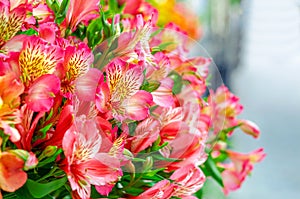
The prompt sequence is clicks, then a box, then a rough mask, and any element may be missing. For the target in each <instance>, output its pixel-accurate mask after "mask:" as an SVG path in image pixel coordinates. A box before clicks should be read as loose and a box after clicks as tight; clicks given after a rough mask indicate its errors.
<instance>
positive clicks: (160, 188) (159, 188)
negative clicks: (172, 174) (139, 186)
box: [133, 180, 174, 199]
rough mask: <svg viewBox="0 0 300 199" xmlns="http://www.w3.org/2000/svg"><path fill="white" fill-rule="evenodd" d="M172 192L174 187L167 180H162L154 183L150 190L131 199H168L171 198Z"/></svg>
mask: <svg viewBox="0 0 300 199" xmlns="http://www.w3.org/2000/svg"><path fill="white" fill-rule="evenodd" d="M173 191H174V185H173V184H172V183H171V182H170V181H169V180H162V181H159V182H158V183H156V184H155V185H154V186H153V187H151V188H150V189H147V190H146V191H145V192H143V193H142V194H140V195H139V196H137V197H133V198H134V199H145V198H153V199H168V198H170V197H171V196H172V194H173Z"/></svg>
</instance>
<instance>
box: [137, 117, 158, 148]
mask: <svg viewBox="0 0 300 199" xmlns="http://www.w3.org/2000/svg"><path fill="white" fill-rule="evenodd" d="M159 130H160V122H159V121H158V120H155V119H154V118H151V117H149V118H147V119H145V120H144V121H142V122H141V123H139V124H138V126H137V127H136V129H135V132H134V136H133V141H132V143H131V151H132V152H134V153H138V152H140V151H142V150H144V149H146V148H147V147H149V146H151V145H152V144H153V142H155V141H156V140H157V138H158V136H159Z"/></svg>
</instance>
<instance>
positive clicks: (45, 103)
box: [25, 74, 60, 112]
mask: <svg viewBox="0 0 300 199" xmlns="http://www.w3.org/2000/svg"><path fill="white" fill-rule="evenodd" d="M59 90H60V81H59V79H58V77H56V76H55V75H49V74H47V75H43V76H41V77H39V78H38V79H37V80H35V81H34V82H33V84H32V85H31V87H30V88H29V90H28V95H27V96H26V98H25V102H26V104H27V105H28V107H29V108H30V109H31V110H33V111H35V112H39V111H45V112H47V111H49V110H50V108H51V107H52V105H53V102H54V97H55V94H57V93H58V92H59Z"/></svg>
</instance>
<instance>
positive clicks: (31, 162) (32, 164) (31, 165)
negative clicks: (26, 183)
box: [24, 152, 39, 171]
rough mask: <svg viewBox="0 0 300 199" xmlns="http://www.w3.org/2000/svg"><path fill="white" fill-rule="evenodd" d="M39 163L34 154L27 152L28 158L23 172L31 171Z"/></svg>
mask: <svg viewBox="0 0 300 199" xmlns="http://www.w3.org/2000/svg"><path fill="white" fill-rule="evenodd" d="M38 163H39V161H38V159H37V158H36V156H35V154H34V153H32V152H29V157H28V158H27V160H26V162H25V165H24V170H25V171H27V170H29V169H33V168H34V167H36V165H37V164H38Z"/></svg>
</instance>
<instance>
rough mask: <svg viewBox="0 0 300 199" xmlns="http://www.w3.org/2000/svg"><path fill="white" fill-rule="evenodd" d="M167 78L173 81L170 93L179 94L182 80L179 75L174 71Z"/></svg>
mask: <svg viewBox="0 0 300 199" xmlns="http://www.w3.org/2000/svg"><path fill="white" fill-rule="evenodd" d="M169 77H170V78H171V79H172V80H173V81H174V86H173V88H172V92H173V94H175V95H176V94H179V93H180V92H181V89H182V87H183V83H184V81H183V79H182V76H181V75H180V74H178V73H177V72H175V71H172V72H171V73H170V74H169Z"/></svg>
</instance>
